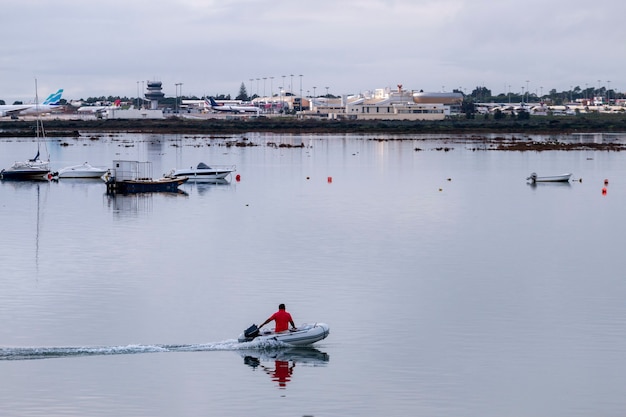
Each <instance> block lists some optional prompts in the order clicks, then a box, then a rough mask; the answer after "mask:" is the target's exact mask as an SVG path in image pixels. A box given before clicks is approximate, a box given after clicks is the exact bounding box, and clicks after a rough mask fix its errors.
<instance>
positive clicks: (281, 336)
mask: <svg viewBox="0 0 626 417" xmlns="http://www.w3.org/2000/svg"><path fill="white" fill-rule="evenodd" d="M329 333H330V327H329V326H328V324H326V323H314V324H306V323H304V324H302V325H301V326H300V327H298V328H297V330H285V331H284V332H279V333H276V332H274V331H270V330H265V331H259V328H258V327H257V326H256V325H255V324H253V325H252V326H250V327H249V328H247V329H246V330H244V332H243V333H242V334H240V335H239V338H238V339H237V340H239V342H240V343H243V342H252V341H253V340H254V341H255V342H256V341H259V342H272V341H276V342H282V343H287V344H289V345H292V346H307V345H311V344H313V343H315V342H319V341H320V340H323V339H325V338H326V337H327V336H328V334H329Z"/></svg>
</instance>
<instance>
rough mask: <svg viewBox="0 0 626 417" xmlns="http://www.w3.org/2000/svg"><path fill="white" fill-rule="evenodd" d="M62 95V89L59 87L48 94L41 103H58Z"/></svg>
mask: <svg viewBox="0 0 626 417" xmlns="http://www.w3.org/2000/svg"><path fill="white" fill-rule="evenodd" d="M62 95H63V89H62V88H59V89H58V90H57V92H56V93H52V94H50V95H49V96H48V97H47V98H46V99H45V100H44V101H43V103H41V104H44V105H51V104H59V101H61V96H62Z"/></svg>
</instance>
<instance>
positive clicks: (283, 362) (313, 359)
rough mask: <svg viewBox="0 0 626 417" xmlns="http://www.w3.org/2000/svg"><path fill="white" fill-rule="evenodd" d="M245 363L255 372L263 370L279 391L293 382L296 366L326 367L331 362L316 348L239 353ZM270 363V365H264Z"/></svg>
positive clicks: (325, 354) (326, 355)
mask: <svg viewBox="0 0 626 417" xmlns="http://www.w3.org/2000/svg"><path fill="white" fill-rule="evenodd" d="M238 353H239V354H240V355H241V356H243V363H244V364H245V365H247V366H249V367H251V368H252V369H254V370H255V371H256V370H257V369H261V370H263V372H265V373H266V374H267V375H269V377H270V378H271V379H272V381H274V382H275V383H276V384H277V386H278V388H279V389H285V388H287V383H288V382H290V381H291V379H292V378H293V374H294V369H295V367H296V364H301V365H304V366H326V364H327V363H328V361H329V356H328V354H327V353H325V352H322V351H320V350H318V349H315V348H303V347H300V348H285V349H272V350H260V351H257V350H255V351H247V350H246V351H239V352H238ZM264 362H269V364H264Z"/></svg>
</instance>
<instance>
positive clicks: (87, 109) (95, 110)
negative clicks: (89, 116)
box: [76, 99, 122, 113]
mask: <svg viewBox="0 0 626 417" xmlns="http://www.w3.org/2000/svg"><path fill="white" fill-rule="evenodd" d="M121 102H122V101H121V100H119V99H117V100H115V102H114V103H113V105H111V106H82V107H79V108H78V110H76V111H77V112H79V113H103V112H105V111H107V110H112V109H119V108H120V104H121Z"/></svg>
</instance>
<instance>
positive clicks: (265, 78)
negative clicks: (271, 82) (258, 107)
mask: <svg viewBox="0 0 626 417" xmlns="http://www.w3.org/2000/svg"><path fill="white" fill-rule="evenodd" d="M265 80H267V77H263V100H265V97H266V96H265Z"/></svg>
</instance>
